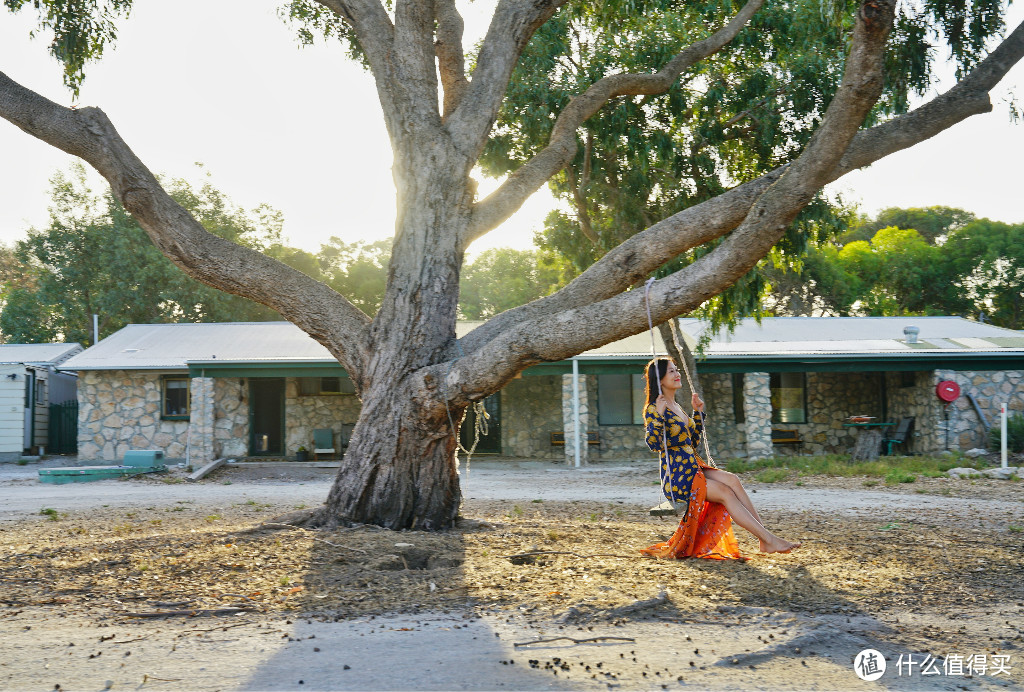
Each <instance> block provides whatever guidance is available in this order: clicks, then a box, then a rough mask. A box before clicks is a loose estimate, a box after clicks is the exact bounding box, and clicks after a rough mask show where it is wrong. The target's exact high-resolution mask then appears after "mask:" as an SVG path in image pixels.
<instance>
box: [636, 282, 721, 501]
mask: <svg viewBox="0 0 1024 692" xmlns="http://www.w3.org/2000/svg"><path fill="white" fill-rule="evenodd" d="M654 281H655V280H654V279H653V278H650V279H648V280H647V283H646V284H644V304H645V305H646V307H647V328H648V330H649V331H650V333H651V358H652V359H654V358H657V357H658V354H657V350H656V347H655V343H654V322H653V321H652V320H651V300H650V294H651V286H653V285H654ZM670 331H671V332H672V343H673V344H675V347H676V351H677V352H678V353H679V360H681V361H682V366H683V374H684V375H686V383H687V384H688V385H690V391H691V392H693V393H696V392H697V388H696V387H694V386H693V378H692V377H691V376H690V368H689V366H687V364H686V358H685V356H683V348H682V346H681V345H680V343H679V341H678V339H676V332H675V330H674V329H671V330H670ZM658 395H659V396H660V395H661V380H660V379H659V380H658ZM662 427H663V428H664V426H662ZM701 440H702V441H703V442H704V456H705V462H707V465H708V466H710V467H711V468H713V469H717V468H718V464H716V463H715V458H714V457H713V456H711V446H710V445H709V444H708V429H707V426H704V434H703V435H701ZM664 444H665V458H666V459H667V458H668V440H667V437H666V439H665V443H664ZM663 484H664V483H663ZM673 502H675V499H673Z"/></svg>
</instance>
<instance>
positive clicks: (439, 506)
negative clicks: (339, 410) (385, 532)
mask: <svg viewBox="0 0 1024 692" xmlns="http://www.w3.org/2000/svg"><path fill="white" fill-rule="evenodd" d="M405 384H406V383H404V382H402V381H401V380H398V381H391V382H380V383H376V384H375V385H374V386H373V387H371V388H370V389H369V390H366V391H365V392H364V395H363V399H362V410H361V412H360V414H359V421H358V423H357V424H356V427H355V430H354V431H353V433H352V439H351V441H350V442H349V447H348V450H347V451H346V453H345V459H344V461H343V463H342V464H341V468H340V469H339V470H338V475H337V477H336V478H335V480H334V484H333V485H332V486H331V490H330V493H329V494H328V496H327V501H326V503H325V504H324V506H323V507H321V508H320V509H319V510H317V511H316V512H315V513H314V514H313V516H312V518H311V521H310V522H309V523H311V524H312V525H316V526H327V527H333V526H338V525H348V524H352V523H359V524H376V525H378V526H383V527H385V528H389V529H396V530H397V529H421V530H426V531H431V530H438V529H446V528H449V527H450V526H452V524H453V523H454V521H455V518H456V515H457V514H458V511H459V505H460V503H461V499H462V494H461V491H460V489H459V477H458V470H457V469H456V466H455V461H456V456H455V449H456V439H457V438H456V436H455V435H453V434H452V429H451V426H450V425H449V424H448V418H447V412H446V411H445V409H444V406H443V405H441V406H437V405H434V406H431V407H429V408H424V407H423V406H421V405H419V404H418V402H417V401H416V400H415V399H414V398H412V397H409V396H408V391H407V390H406V387H405ZM463 411H464V409H463V408H453V409H452V412H451V413H452V417H453V419H454V420H455V421H456V422H457V421H459V420H461V419H462V414H463Z"/></svg>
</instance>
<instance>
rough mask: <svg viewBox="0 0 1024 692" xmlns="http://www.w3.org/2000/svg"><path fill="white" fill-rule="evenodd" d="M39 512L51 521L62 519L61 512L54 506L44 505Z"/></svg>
mask: <svg viewBox="0 0 1024 692" xmlns="http://www.w3.org/2000/svg"><path fill="white" fill-rule="evenodd" d="M39 513H40V514H42V515H43V516H44V517H46V518H47V519H49V520H50V521H60V512H58V511H57V510H55V509H54V508H53V507H43V508H42V509H41V510H39Z"/></svg>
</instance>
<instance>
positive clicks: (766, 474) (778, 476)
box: [757, 469, 789, 483]
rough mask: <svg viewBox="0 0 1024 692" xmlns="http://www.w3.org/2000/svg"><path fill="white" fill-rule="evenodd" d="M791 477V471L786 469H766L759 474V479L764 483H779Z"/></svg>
mask: <svg viewBox="0 0 1024 692" xmlns="http://www.w3.org/2000/svg"><path fill="white" fill-rule="evenodd" d="M787 478H789V471H788V470H786V469H766V470H764V471H762V472H761V473H759V474H757V480H759V481H761V482H762V483H778V482H779V481H784V480H786V479H787Z"/></svg>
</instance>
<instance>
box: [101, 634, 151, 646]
mask: <svg viewBox="0 0 1024 692" xmlns="http://www.w3.org/2000/svg"><path fill="white" fill-rule="evenodd" d="M145 639H149V635H146V636H145V637H139V638H138V639H125V640H123V641H119V642H110V643H111V644H131V643H132V642H141V641H143V640H145Z"/></svg>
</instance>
